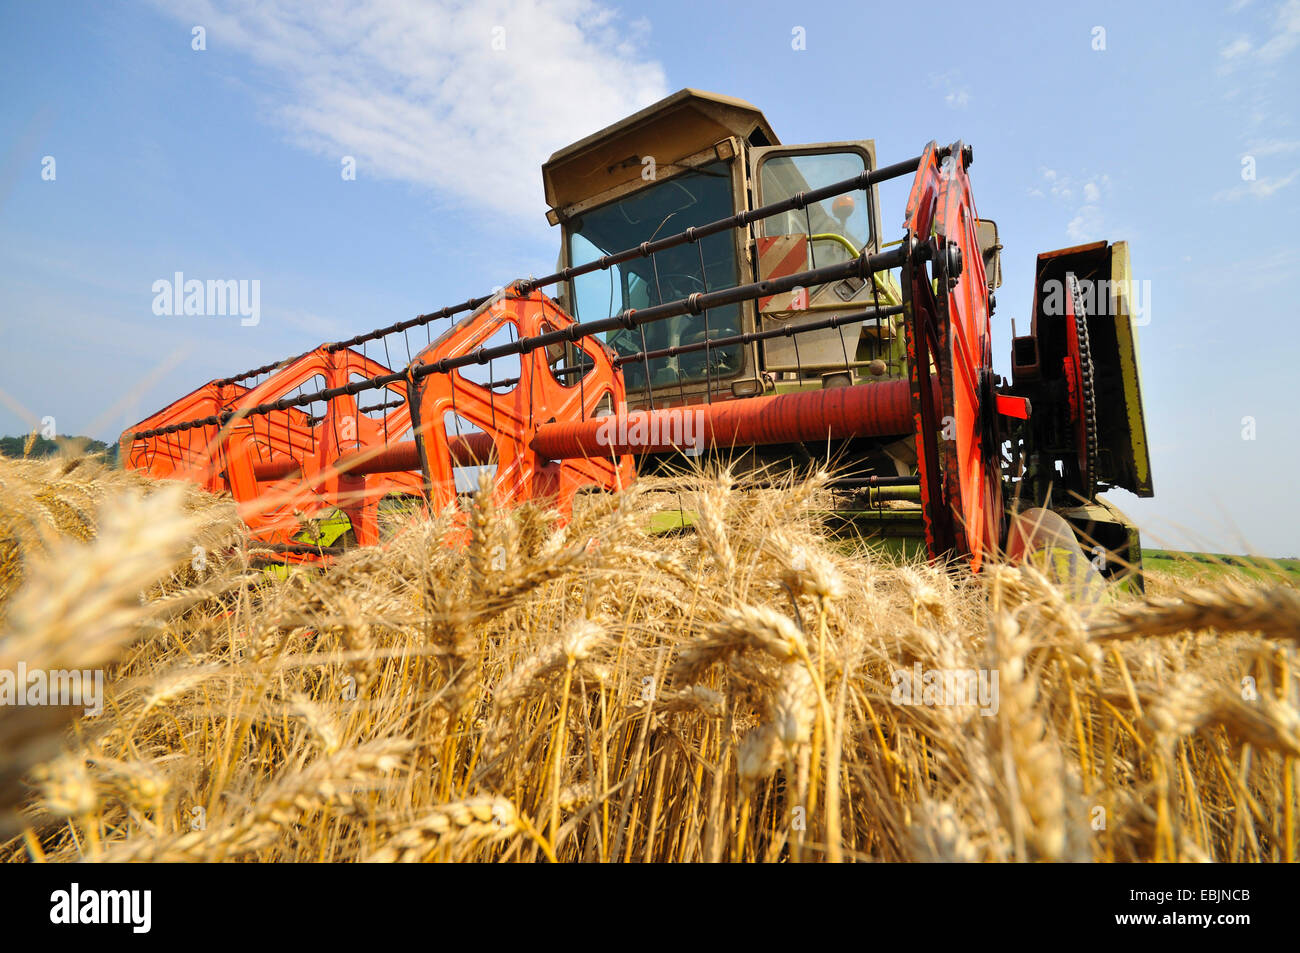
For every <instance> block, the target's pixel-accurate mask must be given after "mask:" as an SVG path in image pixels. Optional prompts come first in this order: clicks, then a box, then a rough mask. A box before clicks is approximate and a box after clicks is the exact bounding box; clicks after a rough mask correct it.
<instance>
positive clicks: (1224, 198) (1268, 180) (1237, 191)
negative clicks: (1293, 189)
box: [1214, 169, 1300, 202]
mask: <svg viewBox="0 0 1300 953" xmlns="http://www.w3.org/2000/svg"><path fill="white" fill-rule="evenodd" d="M1297 177H1300V169H1296V170H1294V171H1293V172H1291V173H1289V174H1287V175H1283V176H1267V175H1266V176H1261V177H1260V178H1258V179H1255V180H1254V181H1251V182H1242V183H1241V184H1240V185H1237V186H1234V187H1233V188H1230V189H1224V190H1223V191H1221V192H1217V193H1215V196H1214V201H1216V202H1235V201H1237V200H1238V199H1242V198H1245V197H1246V196H1251V197H1252V198H1258V199H1266V198H1270V197H1271V196H1272V195H1273V194H1274V193H1276V192H1280V191H1281V190H1282V189H1284V188H1286V187H1287V186H1288V185H1290V184H1291V183H1292V182H1294V181H1295V180H1296V178H1297Z"/></svg>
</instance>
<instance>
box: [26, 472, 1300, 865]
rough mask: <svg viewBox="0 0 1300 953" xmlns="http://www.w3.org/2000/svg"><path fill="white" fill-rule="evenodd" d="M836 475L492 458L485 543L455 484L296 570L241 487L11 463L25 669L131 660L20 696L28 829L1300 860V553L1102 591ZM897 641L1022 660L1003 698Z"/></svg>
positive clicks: (565, 849)
mask: <svg viewBox="0 0 1300 953" xmlns="http://www.w3.org/2000/svg"><path fill="white" fill-rule="evenodd" d="M826 481H827V475H826V474H824V473H822V474H818V475H817V476H815V477H813V478H811V479H808V480H806V481H803V482H798V483H789V484H787V485H784V486H778V487H776V488H771V487H767V488H762V489H760V488H756V487H751V486H747V485H745V484H744V483H741V482H737V480H736V479H735V478H734V477H732V475H731V474H730V473H728V472H727V471H725V470H724V471H716V470H715V471H713V472H709V473H704V472H696V473H688V474H684V475H682V476H680V477H674V478H672V479H668V480H657V481H654V480H645V481H642V482H640V483H639V484H638V485H637V486H636V487H635V488H634V489H633V490H631V491H628V492H625V493H623V494H621V495H618V496H593V497H589V498H586V499H584V500H583V501H582V505H581V506H580V507H579V508H578V510H577V512H576V514H575V517H574V519H573V520H572V521H571V522H570V523H569V524H568V525H567V526H563V527H561V526H558V525H557V524H556V521H555V520H554V519H553V518H552V517H551V516H550V515H548V514H547V513H545V512H543V511H541V510H539V509H536V508H533V507H523V508H520V509H516V510H512V511H509V512H501V511H498V510H496V509H494V508H493V507H492V505H491V504H490V497H489V495H488V494H486V493H482V492H480V493H479V494H477V495H476V496H475V498H474V500H473V504H472V506H470V507H469V512H468V516H467V523H468V528H469V537H470V542H469V544H468V545H467V546H461V547H449V546H446V545H444V542H443V541H444V540H445V539H446V537H447V536H448V534H449V530H450V529H451V527H452V525H453V521H454V517H453V515H452V514H444V515H442V516H440V517H439V518H437V519H434V520H431V521H426V520H409V521H408V522H405V523H403V524H400V525H396V526H394V527H393V532H394V535H393V537H392V539H391V541H390V542H388V543H387V544H385V545H384V546H383V547H380V548H376V549H370V550H354V551H351V552H349V553H348V554H347V555H345V556H343V557H340V558H339V559H337V560H336V561H335V562H334V564H333V565H332V566H330V567H329V568H328V569H326V570H323V571H317V570H306V571H298V572H293V573H289V574H283V573H280V574H276V573H271V572H267V571H265V570H264V569H262V568H260V562H259V559H260V556H265V554H260V556H259V553H258V551H257V550H256V548H255V547H251V546H250V544H249V542H248V540H247V538H246V536H245V534H244V533H243V530H242V524H241V523H240V521H239V519H238V516H237V513H236V510H235V507H234V505H233V504H232V503H231V502H230V501H229V500H223V499H218V498H216V497H212V496H210V495H207V494H205V493H203V492H201V491H199V490H197V489H195V488H192V487H189V486H187V485H182V484H176V483H170V484H161V483H155V482H152V481H149V480H147V479H145V478H143V477H140V476H137V475H134V474H129V473H123V472H121V471H118V470H114V469H111V468H109V467H107V466H106V465H105V464H104V463H103V462H101V461H100V460H98V458H95V457H78V456H73V455H65V456H63V457H60V458H56V459H53V460H43V461H37V460H0V671H5V670H8V671H13V670H14V669H15V667H16V666H17V665H18V663H19V662H23V663H25V665H26V667H27V669H28V670H31V669H36V668H42V669H46V670H55V669H61V668H65V669H66V668H77V669H91V668H102V669H103V670H104V671H105V682H104V685H105V698H104V710H103V712H102V714H99V715H98V716H93V715H91V716H84V715H82V713H81V709H80V708H66V707H50V706H44V707H37V706H32V707H16V706H6V707H0V751H3V758H2V759H0V857H3V858H4V859H5V860H8V861H16V862H24V861H28V862H30V861H38V862H43V861H84V860H89V861H381V862H382V861H601V862H605V861H732V862H736V861H740V862H751V861H758V862H763V861H767V862H813V861H858V860H860V861H992V862H997V861H1174V860H1177V861H1292V860H1294V859H1295V858H1296V852H1297V846H1298V845H1297V840H1298V839H1297V832H1296V808H1297V802H1296V782H1297V767H1296V765H1297V761H1296V759H1297V756H1300V712H1298V710H1297V704H1296V681H1297V676H1298V675H1300V673H1298V672H1297V670H1296V654H1295V649H1296V641H1297V638H1300V594H1297V592H1296V590H1295V589H1294V588H1293V587H1291V586H1290V585H1288V584H1285V583H1284V582H1281V581H1276V580H1273V579H1271V578H1269V577H1268V576H1267V575H1265V576H1261V577H1258V578H1256V577H1246V576H1241V577H1234V576H1232V575H1230V574H1216V575H1214V576H1209V575H1204V576H1201V577H1192V578H1189V577H1187V576H1185V575H1184V576H1179V577H1178V578H1177V579H1175V578H1173V577H1172V576H1161V575H1159V574H1152V575H1151V577H1150V579H1149V582H1148V592H1147V596H1146V597H1144V598H1135V597H1132V596H1127V595H1123V596H1121V595H1115V596H1114V597H1113V598H1112V599H1111V601H1110V602H1109V603H1108V604H1106V605H1104V606H1102V607H1100V608H1097V609H1086V610H1085V609H1083V608H1081V607H1080V605H1079V604H1078V603H1076V602H1075V601H1072V599H1071V597H1070V594H1069V592H1068V591H1067V590H1065V589H1062V588H1061V587H1059V586H1058V585H1056V584H1054V583H1053V582H1052V581H1051V580H1050V579H1049V578H1048V577H1047V576H1045V575H1044V574H1043V573H1042V572H1040V571H1039V570H1037V569H1035V568H1032V567H1028V566H1026V567H1019V568H1015V567H1009V566H1000V567H996V568H992V569H990V570H988V571H986V572H984V573H982V574H981V575H979V576H973V575H970V574H968V573H963V572H948V571H944V570H942V569H939V568H934V567H931V566H927V565H925V564H921V563H904V562H899V561H892V560H890V559H887V558H885V557H883V556H880V555H878V554H873V553H872V552H871V551H870V550H867V549H865V548H859V549H854V548H853V547H851V546H848V545H846V544H845V543H844V541H843V540H836V539H831V538H828V537H827V536H826V534H825V533H824V532H823V530H822V529H821V526H820V524H819V520H818V516H817V513H818V512H819V505H820V504H819V500H821V499H822V498H823V497H824V494H825V489H824V488H825V485H826ZM679 507H685V508H689V510H690V512H692V513H693V514H695V521H694V522H695V526H694V531H693V532H685V533H676V534H650V533H648V532H647V531H646V528H647V526H648V525H649V524H650V521H651V519H652V517H653V516H654V514H655V513H656V512H662V511H665V510H673V511H676V510H677V509H678V508H679ZM900 671H901V672H910V671H978V672H983V673H986V675H988V676H989V677H992V676H993V675H996V678H997V686H998V697H997V704H996V706H995V708H996V710H994V711H990V710H988V708H987V707H986V708H983V709H982V708H981V707H980V706H978V705H976V704H902V703H899V701H898V698H897V696H896V692H895V687H896V685H897V679H898V675H897V673H898V672H900ZM966 700H967V701H969V700H970V699H966Z"/></svg>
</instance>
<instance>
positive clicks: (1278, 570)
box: [1142, 548, 1300, 582]
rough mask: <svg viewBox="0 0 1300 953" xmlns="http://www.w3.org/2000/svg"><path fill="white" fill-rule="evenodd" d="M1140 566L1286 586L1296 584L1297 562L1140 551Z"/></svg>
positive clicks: (1299, 570) (1299, 575) (1299, 561)
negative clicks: (1230, 575) (1242, 577)
mask: <svg viewBox="0 0 1300 953" xmlns="http://www.w3.org/2000/svg"><path fill="white" fill-rule="evenodd" d="M1142 564H1143V567H1144V568H1146V569H1148V570H1160V571H1162V572H1169V573H1173V574H1175V575H1179V576H1196V575H1202V574H1209V575H1220V574H1227V573H1241V574H1243V575H1246V576H1250V577H1252V578H1266V577H1272V578H1280V579H1281V580H1282V581H1286V582H1300V559H1268V558H1266V557H1263V556H1233V555H1228V554H1225V553H1195V552H1180V551H1178V550H1169V549H1145V548H1144V549H1143V550H1142Z"/></svg>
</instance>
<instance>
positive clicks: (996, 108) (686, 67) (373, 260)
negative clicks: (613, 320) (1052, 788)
mask: <svg viewBox="0 0 1300 953" xmlns="http://www.w3.org/2000/svg"><path fill="white" fill-rule="evenodd" d="M931 9H938V8H931ZM942 9H943V13H942V15H941V16H940V15H937V14H935V13H927V14H923V13H921V12H920V10H919V9H918V8H916V7H909V6H906V5H901V6H900V5H883V4H862V3H844V4H815V3H800V4H753V3H749V4H741V3H734V4H732V3H728V4H723V3H716V4H715V3H710V4H701V3H698V2H693V3H678V2H671V0H669V2H662V3H657V4H653V5H643V4H627V5H620V4H614V3H596V2H587V0H566V2H561V3H555V4H546V5H543V6H540V7H539V6H536V5H534V4H529V3H522V2H516V3H497V2H484V3H474V4H445V3H379V2H369V0H359V2H350V3H335V2H328V0H327V2H321V3H316V4H310V5H304V6H303V7H301V8H299V7H297V6H295V5H293V4H287V3H280V2H274V0H271V2H264V3H246V4H244V3H241V4H209V3H206V2H158V3H150V4H112V5H108V4H64V3H57V2H50V3H13V2H11V3H8V4H5V5H4V6H3V7H0V89H3V91H4V95H3V96H0V392H2V393H0V433H20V432H24V431H27V430H30V429H31V422H30V421H31V419H32V418H33V417H35V418H42V417H45V416H53V417H54V418H55V420H56V422H57V428H58V430H59V431H60V432H64V433H90V434H92V435H94V436H97V437H100V438H101V439H110V440H111V439H114V438H115V437H116V434H117V433H118V432H119V431H120V430H122V429H123V428H124V427H125V426H127V425H128V424H130V423H133V422H134V421H135V420H137V419H139V418H141V417H143V416H145V415H146V414H148V413H151V412H153V411H154V410H157V409H159V408H161V407H162V406H164V405H165V404H167V403H169V402H170V401H171V400H173V399H175V398H176V397H179V396H180V395H182V394H184V393H186V392H188V391H189V390H191V389H193V387H195V386H197V385H198V384H200V383H202V382H203V381H205V380H208V379H210V378H213V377H219V376H224V375H226V374H229V373H233V372H235V371H241V370H244V369H246V368H249V367H252V366H254V365H257V364H261V363H264V362H266V361H270V360H274V359H277V358H280V357H283V356H286V355H288V354H291V353H297V352H299V351H302V350H305V349H306V348H308V347H311V346H313V345H315V344H316V343H319V342H320V341H322V340H329V339H334V338H337V337H345V336H349V335H351V334H353V333H356V332H357V331H361V330H368V329H370V328H373V327H376V326H379V325H382V324H388V323H390V322H392V321H396V320H399V319H402V318H406V317H410V316H412V315H415V314H418V313H421V312H424V311H429V310H432V309H434V308H437V307H440V306H442V305H444V304H448V303H455V302H459V301H461V300H464V299H465V298H467V297H469V296H471V295H477V294H483V293H486V292H487V291H488V290H490V289H491V288H492V287H493V286H496V285H501V284H504V283H505V282H506V281H508V280H510V279H512V278H515V277H519V276H521V275H526V274H540V273H543V272H548V271H550V270H551V268H552V267H553V265H554V263H555V255H556V249H557V241H558V233H557V232H556V231H555V230H553V229H550V228H548V226H547V225H546V222H545V217H544V214H545V203H544V201H543V197H542V187H541V174H540V168H539V167H540V163H541V161H542V160H544V159H545V157H546V156H547V155H548V154H549V153H550V152H552V151H553V150H555V149H557V148H559V147H561V146H563V145H565V144H566V143H568V142H571V141H573V140H576V139H578V138H581V137H582V136H585V135H587V134H589V133H591V132H593V131H595V130H596V129H597V128H599V127H600V126H602V125H605V124H607V123H608V122H611V121H614V120H616V119H618V118H620V117H621V116H623V115H625V114H627V113H629V112H631V111H633V110H635V109H638V108H640V107H642V106H645V105H647V104H649V103H650V102H653V101H654V100H655V99H658V98H660V97H662V96H663V95H666V94H667V93H669V92H672V91H674V90H676V89H679V88H681V87H684V86H693V87H697V88H702V89H707V90H712V91H715V92H720V93H726V94H730V95H733V96H739V97H741V98H744V99H748V100H749V101H751V102H753V103H755V104H756V105H758V106H759V107H760V108H762V109H763V110H764V112H765V113H766V115H767V117H768V119H769V121H770V122H771V123H772V125H773V126H774V128H775V129H776V131H777V133H778V134H779V135H780V136H781V138H782V140H783V141H785V142H789V143H797V142H815V141H823V140H835V139H863V138H874V139H875V140H876V146H877V154H878V156H879V157H880V160H881V161H882V162H889V161H894V160H897V159H901V158H905V157H907V156H909V155H914V154H916V153H917V152H918V151H920V148H921V147H922V146H923V145H924V143H925V142H927V141H928V140H930V139H937V140H939V141H950V140H953V139H957V138H961V139H964V140H965V141H967V142H969V143H972V144H973V146H974V148H975V163H974V166H973V170H972V179H973V184H974V188H975V195H976V200H977V204H978V207H979V210H980V213H981V215H982V216H984V217H987V218H993V219H995V220H997V222H998V224H999V226H1000V229H1001V237H1002V241H1003V244H1004V245H1005V251H1004V253H1003V271H1004V284H1003V287H1002V289H1001V291H1000V292H999V295H998V299H999V308H998V313H997V314H996V315H995V317H994V335H995V342H996V348H997V352H998V362H999V364H1000V365H1001V366H1003V367H1005V364H1006V357H1005V355H1006V353H1007V352H1008V351H1009V348H1010V337H1011V328H1010V321H1011V319H1012V318H1013V317H1014V318H1016V319H1017V322H1018V325H1019V326H1020V327H1021V329H1022V331H1023V329H1024V328H1025V327H1026V326H1027V323H1028V316H1029V308H1030V303H1031V292H1032V287H1031V284H1032V267H1033V261H1034V256H1035V255H1036V254H1037V253H1038V252H1039V251H1045V250H1048V249H1052V248H1058V247H1062V246H1065V245H1071V244H1076V243H1078V242H1081V241H1088V240H1095V239H1103V238H1104V239H1109V240H1112V241H1115V240H1121V239H1123V240H1127V241H1128V242H1130V245H1131V254H1132V261H1133V269H1134V277H1135V278H1136V279H1138V280H1140V281H1149V282H1150V289H1151V301H1150V305H1151V313H1150V323H1149V325H1147V326H1145V327H1143V328H1142V329H1141V352H1142V370H1143V388H1144V393H1145V401H1146V410H1147V427H1148V431H1149V434H1150V437H1151V443H1152V456H1153V460H1152V463H1153V471H1154V478H1155V486H1156V493H1157V496H1156V498H1155V499H1154V500H1150V501H1138V500H1136V499H1135V498H1133V497H1132V496H1129V495H1128V494H1126V493H1123V492H1114V493H1112V494H1111V495H1110V498H1111V499H1112V500H1113V501H1114V502H1115V503H1117V504H1118V505H1119V506H1120V507H1121V508H1123V509H1125V510H1126V511H1127V512H1129V513H1130V515H1132V516H1133V517H1134V518H1136V519H1137V520H1138V522H1139V524H1140V525H1141V526H1142V527H1143V530H1144V533H1145V540H1146V543H1147V545H1162V544H1168V545H1176V546H1185V547H1189V548H1198V549H1213V550H1219V551H1229V552H1242V551H1252V552H1261V553H1264V554H1268V555H1278V556H1290V555H1300V540H1298V539H1297V527H1298V524H1300V519H1297V516H1296V507H1295V504H1294V502H1293V491H1294V488H1295V486H1296V484H1297V480H1296V473H1297V470H1298V469H1300V449H1298V448H1297V443H1298V441H1300V427H1298V426H1297V424H1296V418H1295V411H1294V410H1293V405H1294V404H1295V402H1296V394H1295V386H1294V384H1293V381H1294V380H1295V379H1296V377H1297V374H1296V362H1297V359H1298V358H1300V347H1298V346H1297V345H1298V344H1300V331H1298V330H1297V318H1298V317H1300V315H1298V314H1297V312H1298V311H1300V307H1298V306H1297V304H1296V300H1297V298H1296V288H1297V287H1298V286H1300V263H1298V262H1300V238H1297V237H1296V233H1295V230H1294V227H1293V223H1294V222H1295V221H1296V220H1297V213H1298V212H1300V114H1298V113H1300V111H1298V110H1297V107H1296V105H1295V95H1296V91H1297V89H1300V0H1286V2H1277V0H1269V2H1265V0H1248V2H1242V0H1236V2H1231V0H1222V2H1213V3H1193V4H1186V3H1183V4H1172V3H1170V4H1165V3H1152V4H1143V5H1140V7H1139V5H1135V4H1131V3H1084V4H1079V5H1076V6H1075V7H1074V8H1073V9H1071V10H1055V9H1052V8H1051V6H1050V5H1045V4H1041V3H1026V4H1022V5H1012V4H1009V5H1006V6H1004V7H999V8H997V9H993V8H991V7H990V6H989V5H981V4H968V5H960V4H947V5H944V6H943V8H942ZM195 26H201V27H203V31H204V34H203V36H204V41H205V45H206V49H204V50H195V49H193V48H192V45H193V40H194V33H193V28H194V27H195ZM796 27H802V28H803V31H804V35H805V37H806V49H803V50H796V49H793V48H792V42H791V40H792V35H793V33H792V31H794V30H795V28H796ZM1097 28H1101V29H1102V30H1103V31H1104V34H1103V33H1098V32H1097ZM1099 38H1101V39H1104V44H1099V43H1098V39H1099ZM494 39H495V40H496V41H497V43H496V44H495V45H496V46H498V47H500V46H502V45H504V49H494V48H493V47H494V44H493V40H494ZM502 41H504V43H502ZM1098 45H1104V49H1097V48H1095V47H1097V46H1098ZM345 155H351V156H353V157H355V159H356V169H357V175H356V179H355V181H347V180H344V179H343V177H342V176H341V174H340V170H341V157H342V156H345ZM46 156H51V157H53V158H54V161H55V166H54V168H55V178H54V179H53V180H52V181H51V180H48V179H44V178H42V169H43V164H42V163H43V158H44V157H46ZM1247 159H1250V160H1253V162H1252V163H1247V165H1251V164H1253V168H1254V178H1253V179H1251V178H1243V169H1244V168H1245V166H1244V165H1243V162H1244V161H1245V160H1247ZM901 201H902V197H901V195H898V194H888V193H886V194H885V196H884V197H883V209H884V224H885V229H886V232H887V233H888V237H897V235H898V227H899V222H900V221H901V217H902V215H901ZM177 271H181V272H184V273H185V274H186V275H187V276H189V277H197V278H203V279H206V278H222V279H226V278H234V279H241V278H242V279H258V280H259V281H260V283H261V321H260V323H259V324H258V325H257V326H255V327H244V326H241V324H240V321H239V319H238V318H237V317H229V316H228V317H183V316H182V317H175V316H172V317H167V316H157V315H155V314H154V313H153V309H152V303H153V299H154V294H153V291H152V290H151V289H152V285H153V283H154V282H155V281H157V280H158V279H161V278H170V277H171V276H172V275H173V274H174V273H175V272H177ZM394 361H397V358H396V357H395V358H394ZM1245 417H1251V418H1253V419H1254V421H1255V439H1253V440H1245V439H1243V437H1242V432H1243V418H1245Z"/></svg>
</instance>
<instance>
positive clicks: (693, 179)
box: [567, 162, 742, 389]
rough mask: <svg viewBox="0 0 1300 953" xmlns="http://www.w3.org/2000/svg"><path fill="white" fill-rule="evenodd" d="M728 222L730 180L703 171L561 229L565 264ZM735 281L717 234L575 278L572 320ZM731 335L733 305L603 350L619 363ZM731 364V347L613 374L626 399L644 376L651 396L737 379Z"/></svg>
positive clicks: (730, 253)
mask: <svg viewBox="0 0 1300 953" xmlns="http://www.w3.org/2000/svg"><path fill="white" fill-rule="evenodd" d="M732 214H734V209H733V208H732V192H731V172H730V170H729V169H728V166H727V163H725V162H714V163H710V164H709V165H705V166H702V167H700V168H698V169H694V170H692V171H690V172H685V173H683V174H681V175H676V176H673V178H671V179H668V180H666V181H664V182H660V183H659V184H657V185H653V186H650V187H649V188H646V189H642V190H641V191H639V192H636V193H634V194H632V195H629V196H626V197H625V198H622V199H619V200H617V201H614V202H610V203H609V204H608V205H602V206H601V207H600V208H596V209H592V210H591V211H589V212H586V213H584V214H583V215H582V216H580V217H578V218H576V219H574V220H572V221H570V222H569V224H568V227H567V234H568V241H569V261H570V262H571V263H572V264H573V265H585V264H587V263H588V262H591V261H594V260H595V259H597V258H600V257H601V256H602V255H608V254H612V253H614V252H618V251H622V250H624V249H625V248H630V247H632V246H634V245H639V244H641V243H642V242H645V241H650V240H652V239H655V238H663V237H664V236H667V235H672V234H675V233H677V232H680V231H684V230H685V229H686V228H688V227H690V226H692V225H704V224H707V223H709V222H712V221H715V220H717V219H720V218H726V217H727V216H730V215H732ZM738 281H739V269H738V268H737V265H736V246H735V241H734V237H733V235H732V232H731V231H730V230H727V231H723V232H719V233H718V234H716V235H710V236H709V237H708V238H704V239H701V240H700V241H698V242H695V243H694V244H684V245H679V246H677V247H676V248H670V249H667V250H666V251H661V252H658V253H657V254H655V255H654V256H653V257H651V258H636V259H633V260H632V261H628V262H624V263H623V264H621V265H615V266H614V267H612V268H609V269H608V270H606V271H595V272H592V273H590V274H587V275H581V276H579V277H578V278H575V279H574V281H573V292H574V294H573V302H574V311H575V315H574V316H575V317H576V318H577V319H578V320H579V321H598V320H600V319H602V318H608V317H613V316H614V315H616V314H618V313H620V312H622V311H624V310H626V309H628V308H638V309H640V308H648V307H651V306H654V305H658V304H663V303H665V302H669V301H675V300H677V299H679V298H685V297H687V296H688V295H691V294H694V293H696V292H706V291H717V290H719V289H721V288H729V287H734V286H735V285H736V284H737V283H738ZM739 333H740V306H739V305H735V304H733V305H727V306H725V307H717V308H711V309H709V310H708V311H706V312H704V313H702V314H698V315H691V314H686V315H681V316H679V317H675V318H668V319H665V320H663V321H655V322H652V323H650V324H645V325H642V326H641V327H639V328H635V329H633V330H627V329H620V330H618V331H612V332H610V333H609V334H607V335H606V342H607V343H608V344H609V345H610V346H611V347H613V348H614V349H615V350H617V351H618V353H620V354H624V355H627V354H640V353H642V352H645V351H654V350H658V349H660V348H666V347H670V346H681V345H689V344H696V343H701V342H703V341H704V340H706V338H707V339H708V340H714V339H716V338H722V337H730V336H732V335H736V334H739ZM741 358H742V351H741V346H740V345H738V344H733V345H731V346H729V347H722V348H709V350H708V355H707V359H706V356H705V352H704V350H699V351H694V352H692V353H689V354H681V355H678V356H676V357H670V358H658V359H656V360H652V361H648V362H647V361H644V360H638V361H631V362H629V363H627V364H624V365H623V373H624V376H625V380H626V382H627V386H628V387H629V388H630V389H635V388H643V387H645V386H646V383H647V376H648V382H649V384H650V386H652V387H655V388H658V387H672V386H676V385H678V384H687V383H692V382H695V381H703V380H705V379H706V377H707V378H710V379H716V378H720V377H730V376H732V375H734V374H736V373H738V372H739V371H740V369H741Z"/></svg>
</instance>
